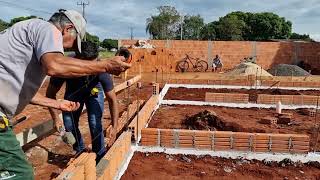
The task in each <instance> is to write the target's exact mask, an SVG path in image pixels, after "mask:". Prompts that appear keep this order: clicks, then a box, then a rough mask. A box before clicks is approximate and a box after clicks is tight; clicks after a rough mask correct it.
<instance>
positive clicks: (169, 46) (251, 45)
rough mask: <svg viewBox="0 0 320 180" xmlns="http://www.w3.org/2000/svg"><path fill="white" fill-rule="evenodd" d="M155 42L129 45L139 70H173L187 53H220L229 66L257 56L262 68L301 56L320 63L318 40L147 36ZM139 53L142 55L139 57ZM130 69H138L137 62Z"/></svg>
mask: <svg viewBox="0 0 320 180" xmlns="http://www.w3.org/2000/svg"><path fill="white" fill-rule="evenodd" d="M136 41H137V40H120V41H119V45H120V46H124V45H126V46H129V45H133V44H135V43H136ZM149 42H150V43H151V44H153V45H154V46H156V49H155V50H151V49H131V52H132V53H133V60H134V61H137V60H139V59H140V63H141V65H142V72H151V71H154V70H155V69H156V68H158V69H159V70H161V69H162V70H163V71H164V72H174V71H175V66H176V64H177V61H179V60H181V59H182V58H183V57H185V54H189V55H190V56H191V57H195V58H200V59H203V60H205V61H208V63H209V65H210V64H211V62H212V61H211V60H212V58H214V56H215V55H216V54H218V55H220V56H221V59H222V60H223V64H224V68H225V69H231V68H233V67H234V66H236V65H237V64H239V62H240V60H242V59H243V58H245V57H249V56H256V57H257V63H258V64H259V65H260V66H262V67H263V68H264V69H269V68H271V67H272V66H274V65H276V64H283V63H284V64H292V63H298V62H299V61H301V60H303V61H305V62H306V63H308V64H310V65H311V66H312V67H316V68H317V67H320V59H319V58H320V56H319V52H320V43H315V42H314V43H313V42H312V43H302V42H301V43H300V42H299V43H298V42H250V41H179V40H150V41H149ZM141 57H144V58H143V59H142V60H141ZM130 71H131V72H138V71H139V68H138V66H136V67H133V68H132V69H131V70H130Z"/></svg>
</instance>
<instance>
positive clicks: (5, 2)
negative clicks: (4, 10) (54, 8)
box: [0, 0, 52, 14]
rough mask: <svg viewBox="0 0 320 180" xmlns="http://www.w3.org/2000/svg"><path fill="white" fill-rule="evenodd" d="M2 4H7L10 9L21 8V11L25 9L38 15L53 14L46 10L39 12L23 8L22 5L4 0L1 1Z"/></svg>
mask: <svg viewBox="0 0 320 180" xmlns="http://www.w3.org/2000/svg"><path fill="white" fill-rule="evenodd" d="M0 3H1V4H5V5H6V6H8V7H15V8H20V9H24V10H27V11H32V12H38V13H43V14H52V13H50V12H47V11H44V10H38V9H33V8H28V7H24V6H22V5H19V4H15V3H12V2H7V1H2V0H0Z"/></svg>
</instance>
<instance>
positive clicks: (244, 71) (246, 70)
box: [225, 62, 272, 76]
mask: <svg viewBox="0 0 320 180" xmlns="http://www.w3.org/2000/svg"><path fill="white" fill-rule="evenodd" d="M225 75H227V76H248V75H258V76H272V75H271V74H270V73H268V72H267V71H266V70H264V69H262V67H260V66H259V65H257V64H254V63H251V62H244V63H241V64H239V65H238V66H236V67H235V68H234V69H232V70H231V71H229V72H227V73H225Z"/></svg>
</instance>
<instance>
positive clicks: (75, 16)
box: [62, 10, 87, 53]
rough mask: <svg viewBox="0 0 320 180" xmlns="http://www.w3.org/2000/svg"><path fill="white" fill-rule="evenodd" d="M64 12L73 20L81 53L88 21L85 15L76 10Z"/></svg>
mask: <svg viewBox="0 0 320 180" xmlns="http://www.w3.org/2000/svg"><path fill="white" fill-rule="evenodd" d="M62 13H63V14H64V15H66V16H67V18H68V19H69V20H70V21H71V22H72V24H73V25H74V27H75V28H76V31H77V45H78V50H79V52H80V53H81V41H82V40H83V39H84V36H85V35H86V24H87V22H86V20H85V19H84V18H83V16H82V15H81V14H80V13H79V12H77V11H75V10H66V11H63V12H62Z"/></svg>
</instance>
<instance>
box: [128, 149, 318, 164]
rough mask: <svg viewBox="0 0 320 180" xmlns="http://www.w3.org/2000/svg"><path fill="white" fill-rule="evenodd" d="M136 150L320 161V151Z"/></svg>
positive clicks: (234, 157) (248, 158)
mask: <svg viewBox="0 0 320 180" xmlns="http://www.w3.org/2000/svg"><path fill="white" fill-rule="evenodd" d="M132 148H133V149H134V151H135V152H143V153H165V154H172V155H177V154H184V155H198V156H199V155H209V156H211V157H222V158H231V159H240V158H245V159H247V160H253V159H255V160H259V161H263V160H267V161H275V162H280V161H282V160H283V159H286V158H288V159H290V160H292V161H293V162H298V161H301V162H302V163H307V162H310V161H317V162H320V152H315V153H313V152H309V153H308V154H289V153H255V152H239V151H205V150H195V149H179V148H177V149H176V148H164V147H146V146H133V147H132Z"/></svg>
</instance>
